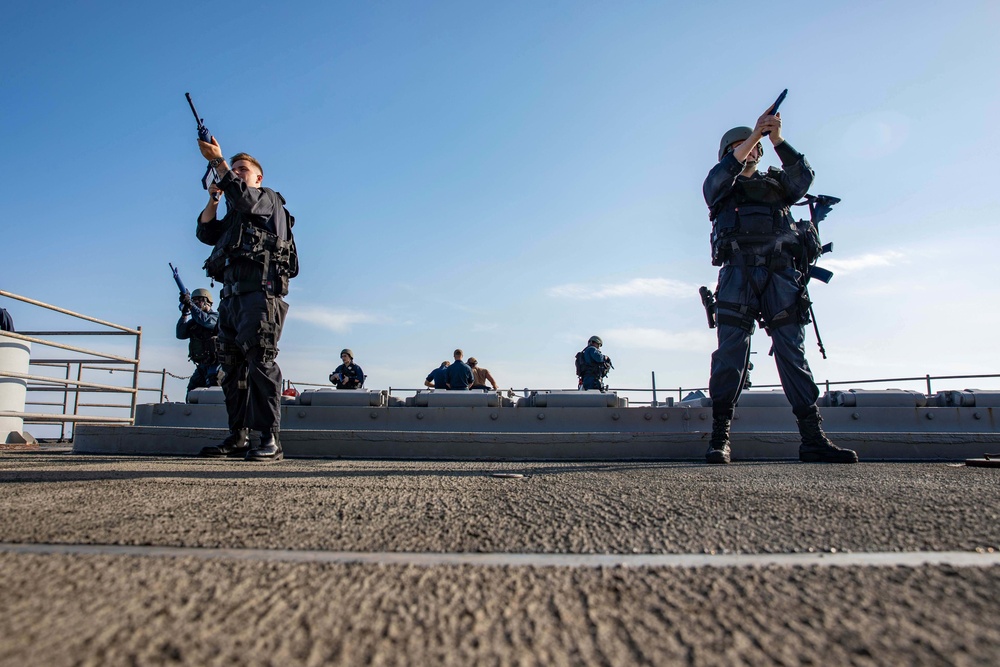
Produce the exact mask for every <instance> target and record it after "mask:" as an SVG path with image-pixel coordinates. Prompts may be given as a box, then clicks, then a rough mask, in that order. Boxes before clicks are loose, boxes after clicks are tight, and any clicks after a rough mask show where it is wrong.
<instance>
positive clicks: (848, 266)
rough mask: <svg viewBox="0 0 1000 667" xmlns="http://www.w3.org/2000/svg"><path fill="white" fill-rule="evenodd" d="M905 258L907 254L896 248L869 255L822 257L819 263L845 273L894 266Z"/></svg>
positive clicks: (835, 271) (825, 267) (831, 269)
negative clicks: (840, 257) (846, 257)
mask: <svg viewBox="0 0 1000 667" xmlns="http://www.w3.org/2000/svg"><path fill="white" fill-rule="evenodd" d="M905 258H906V256H905V255H903V253H900V252H896V251H895V250H889V251H887V252H884V253H869V254H867V255H861V256H860V257H853V258H848V259H822V258H820V260H819V265H820V266H822V267H823V268H824V269H829V270H830V271H833V272H834V273H840V274H844V273H854V272H857V271H864V270H865V269H873V268H881V267H885V266H894V265H896V264H899V263H901V262H903V261H904V260H905Z"/></svg>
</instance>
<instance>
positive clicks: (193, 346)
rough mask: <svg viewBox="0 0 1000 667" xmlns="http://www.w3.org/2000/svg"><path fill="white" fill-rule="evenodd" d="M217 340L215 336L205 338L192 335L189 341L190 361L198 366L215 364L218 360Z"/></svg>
mask: <svg viewBox="0 0 1000 667" xmlns="http://www.w3.org/2000/svg"><path fill="white" fill-rule="evenodd" d="M215 339H216V336H215V335H214V334H213V335H211V336H206V337H204V338H199V337H197V336H193V335H192V336H191V338H190V340H188V359H190V360H191V361H193V362H194V363H196V364H209V365H211V364H214V363H215V361H216V358H217V356H216V349H215Z"/></svg>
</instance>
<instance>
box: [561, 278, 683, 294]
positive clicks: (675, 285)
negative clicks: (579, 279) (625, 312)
mask: <svg viewBox="0 0 1000 667" xmlns="http://www.w3.org/2000/svg"><path fill="white" fill-rule="evenodd" d="M697 289H698V286H697V285H694V284H691V283H685V282H681V281H680V280H671V279H669V278H635V279H633V280H630V281H628V282H627V283H617V284H611V285H581V284H579V283H570V284H568V285H557V286H555V287H550V288H549V289H548V290H547V291H546V293H547V294H548V295H549V296H551V297H556V298H563V299H608V298H612V297H628V296H666V297H686V296H690V295H691V292H692V291H694V290H697Z"/></svg>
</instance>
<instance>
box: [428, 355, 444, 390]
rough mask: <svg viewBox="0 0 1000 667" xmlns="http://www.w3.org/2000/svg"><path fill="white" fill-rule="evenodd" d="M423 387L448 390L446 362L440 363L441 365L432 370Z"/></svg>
mask: <svg viewBox="0 0 1000 667" xmlns="http://www.w3.org/2000/svg"><path fill="white" fill-rule="evenodd" d="M424 386H425V387H431V388H432V389H447V388H448V362H447V361H442V362H441V365H440V366H438V367H437V368H435V369H434V370H432V371H431V372H430V373H429V374H428V375H427V378H426V379H425V380H424Z"/></svg>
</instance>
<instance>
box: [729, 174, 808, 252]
mask: <svg viewBox="0 0 1000 667" xmlns="http://www.w3.org/2000/svg"><path fill="white" fill-rule="evenodd" d="M780 173H781V170H779V169H775V168H774V167H771V168H769V169H768V170H767V173H766V174H765V175H763V176H762V175H759V174H758V175H757V176H754V177H752V178H749V179H737V181H736V184H735V185H734V186H733V189H732V191H731V192H730V193H729V195H728V196H727V197H725V198H724V199H723V200H722V201H720V202H719V203H718V204H716V205H715V206H714V207H713V208H712V210H711V211H710V214H709V217H710V218H711V220H712V236H711V240H712V264H714V265H715V266H722V265H723V264H725V263H726V262H727V261H728V260H730V259H731V258H732V257H733V256H734V255H735V254H738V253H740V252H742V251H751V252H753V253H754V254H758V255H769V256H778V257H784V256H790V257H792V258H797V257H799V256H801V253H802V243H801V240H800V235H801V231H802V230H800V228H799V227H800V225H798V224H797V223H796V222H795V220H794V218H792V215H791V212H790V211H789V208H788V204H786V203H785V200H784V197H785V192H784V188H782V187H781V182H780V181H779V180H778V179H779V177H780Z"/></svg>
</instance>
